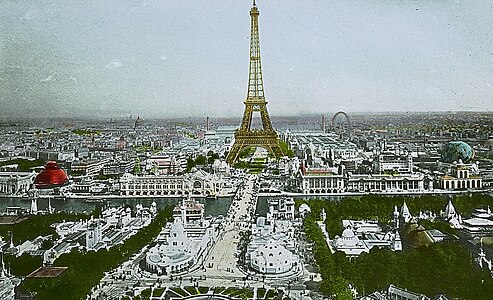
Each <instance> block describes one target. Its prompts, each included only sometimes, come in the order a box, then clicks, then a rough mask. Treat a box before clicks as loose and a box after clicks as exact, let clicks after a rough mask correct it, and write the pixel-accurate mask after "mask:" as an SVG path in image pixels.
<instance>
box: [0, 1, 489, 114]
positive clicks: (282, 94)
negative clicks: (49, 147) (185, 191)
mask: <svg viewBox="0 0 493 300" xmlns="http://www.w3.org/2000/svg"><path fill="white" fill-rule="evenodd" d="M257 4H258V7H259V10H260V19H259V23H260V39H261V56H262V67H263V73H264V84H265V94H266V98H267V101H268V102H269V104H268V110H269V112H270V114H271V115H293V114H298V113H330V112H335V111H339V110H344V111H349V112H363V111H443V110H445V111H448V110H472V111H491V110H493V87H492V85H493V33H492V30H491V29H492V28H493V1H490V0H484V1H474V0H469V1H445V0H442V1H429V0H422V1H397V0H394V1H391V0H366V1H363V0H361V1H356V0H352V1H349V0H345V1H342V0H338V1H335V0H325V1H323V0H318V1H310V0H307V1H301V0H298V1H291V0H289V1H288V0H283V1H280V0H277V1H273V0H266V1H262V0H259V1H257ZM250 7H251V2H250V1H247V0H243V1H240V0H229V1H197V0H181V1H178V0H176V1H164V0H139V1H120V0H105V1H80V0H78V1H76V0H73V1H66V0H46V1H42V0H38V1H27V0H11V1H8V0H4V1H1V2H0V117H9V116H16V115H23V116H32V117H35V116H53V117H62V116H66V115H67V116H77V115H83V116H93V115H94V116H124V115H129V114H132V115H137V114H139V115H141V116H147V117H174V116H207V115H209V116H226V117H229V116H238V117H241V114H242V111H243V108H244V107H243V103H242V101H243V100H244V98H245V96H246V88H247V77H248V51H249V49H248V47H249V34H250V32H249V30H250V16H249V9H250Z"/></svg>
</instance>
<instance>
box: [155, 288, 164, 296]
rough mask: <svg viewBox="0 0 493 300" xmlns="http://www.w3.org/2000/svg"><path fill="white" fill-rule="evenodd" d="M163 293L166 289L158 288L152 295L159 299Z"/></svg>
mask: <svg viewBox="0 0 493 300" xmlns="http://www.w3.org/2000/svg"><path fill="white" fill-rule="evenodd" d="M163 293H164V288H157V289H155V290H154V292H153V293H152V295H153V296H155V297H159V296H161V295H162V294H163Z"/></svg>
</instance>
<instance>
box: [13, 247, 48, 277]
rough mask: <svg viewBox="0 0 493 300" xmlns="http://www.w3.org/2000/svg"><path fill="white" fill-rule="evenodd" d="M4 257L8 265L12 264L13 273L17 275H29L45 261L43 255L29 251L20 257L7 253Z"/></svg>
mask: <svg viewBox="0 0 493 300" xmlns="http://www.w3.org/2000/svg"><path fill="white" fill-rule="evenodd" d="M4 259H5V263H6V265H9V266H10V270H11V272H12V274H14V275H16V276H27V275H29V274H30V273H31V272H33V271H34V270H36V269H37V268H39V267H41V265H42V263H43V257H42V256H31V255H29V254H27V253H24V254H22V255H21V256H19V257H15V256H10V255H6V256H5V257H4Z"/></svg>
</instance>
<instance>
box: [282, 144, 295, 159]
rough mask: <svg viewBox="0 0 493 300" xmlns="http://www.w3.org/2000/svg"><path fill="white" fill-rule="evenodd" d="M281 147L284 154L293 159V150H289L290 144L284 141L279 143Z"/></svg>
mask: <svg viewBox="0 0 493 300" xmlns="http://www.w3.org/2000/svg"><path fill="white" fill-rule="evenodd" d="M279 146H280V147H281V150H282V153H284V155H286V156H288V157H293V156H294V153H293V150H291V148H289V144H288V143H286V142H284V141H279Z"/></svg>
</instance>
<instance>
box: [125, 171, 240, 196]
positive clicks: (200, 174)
mask: <svg viewBox="0 0 493 300" xmlns="http://www.w3.org/2000/svg"><path fill="white" fill-rule="evenodd" d="M120 189H121V194H122V195H125V196H183V195H198V196H220V195H227V194H229V193H230V192H232V191H233V185H232V184H231V181H230V180H227V178H223V177H222V176H220V175H215V174H209V173H207V172H205V171H201V170H200V171H197V172H195V173H191V174H184V175H144V176H134V175H131V174H125V175H123V176H122V177H121V178H120Z"/></svg>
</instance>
